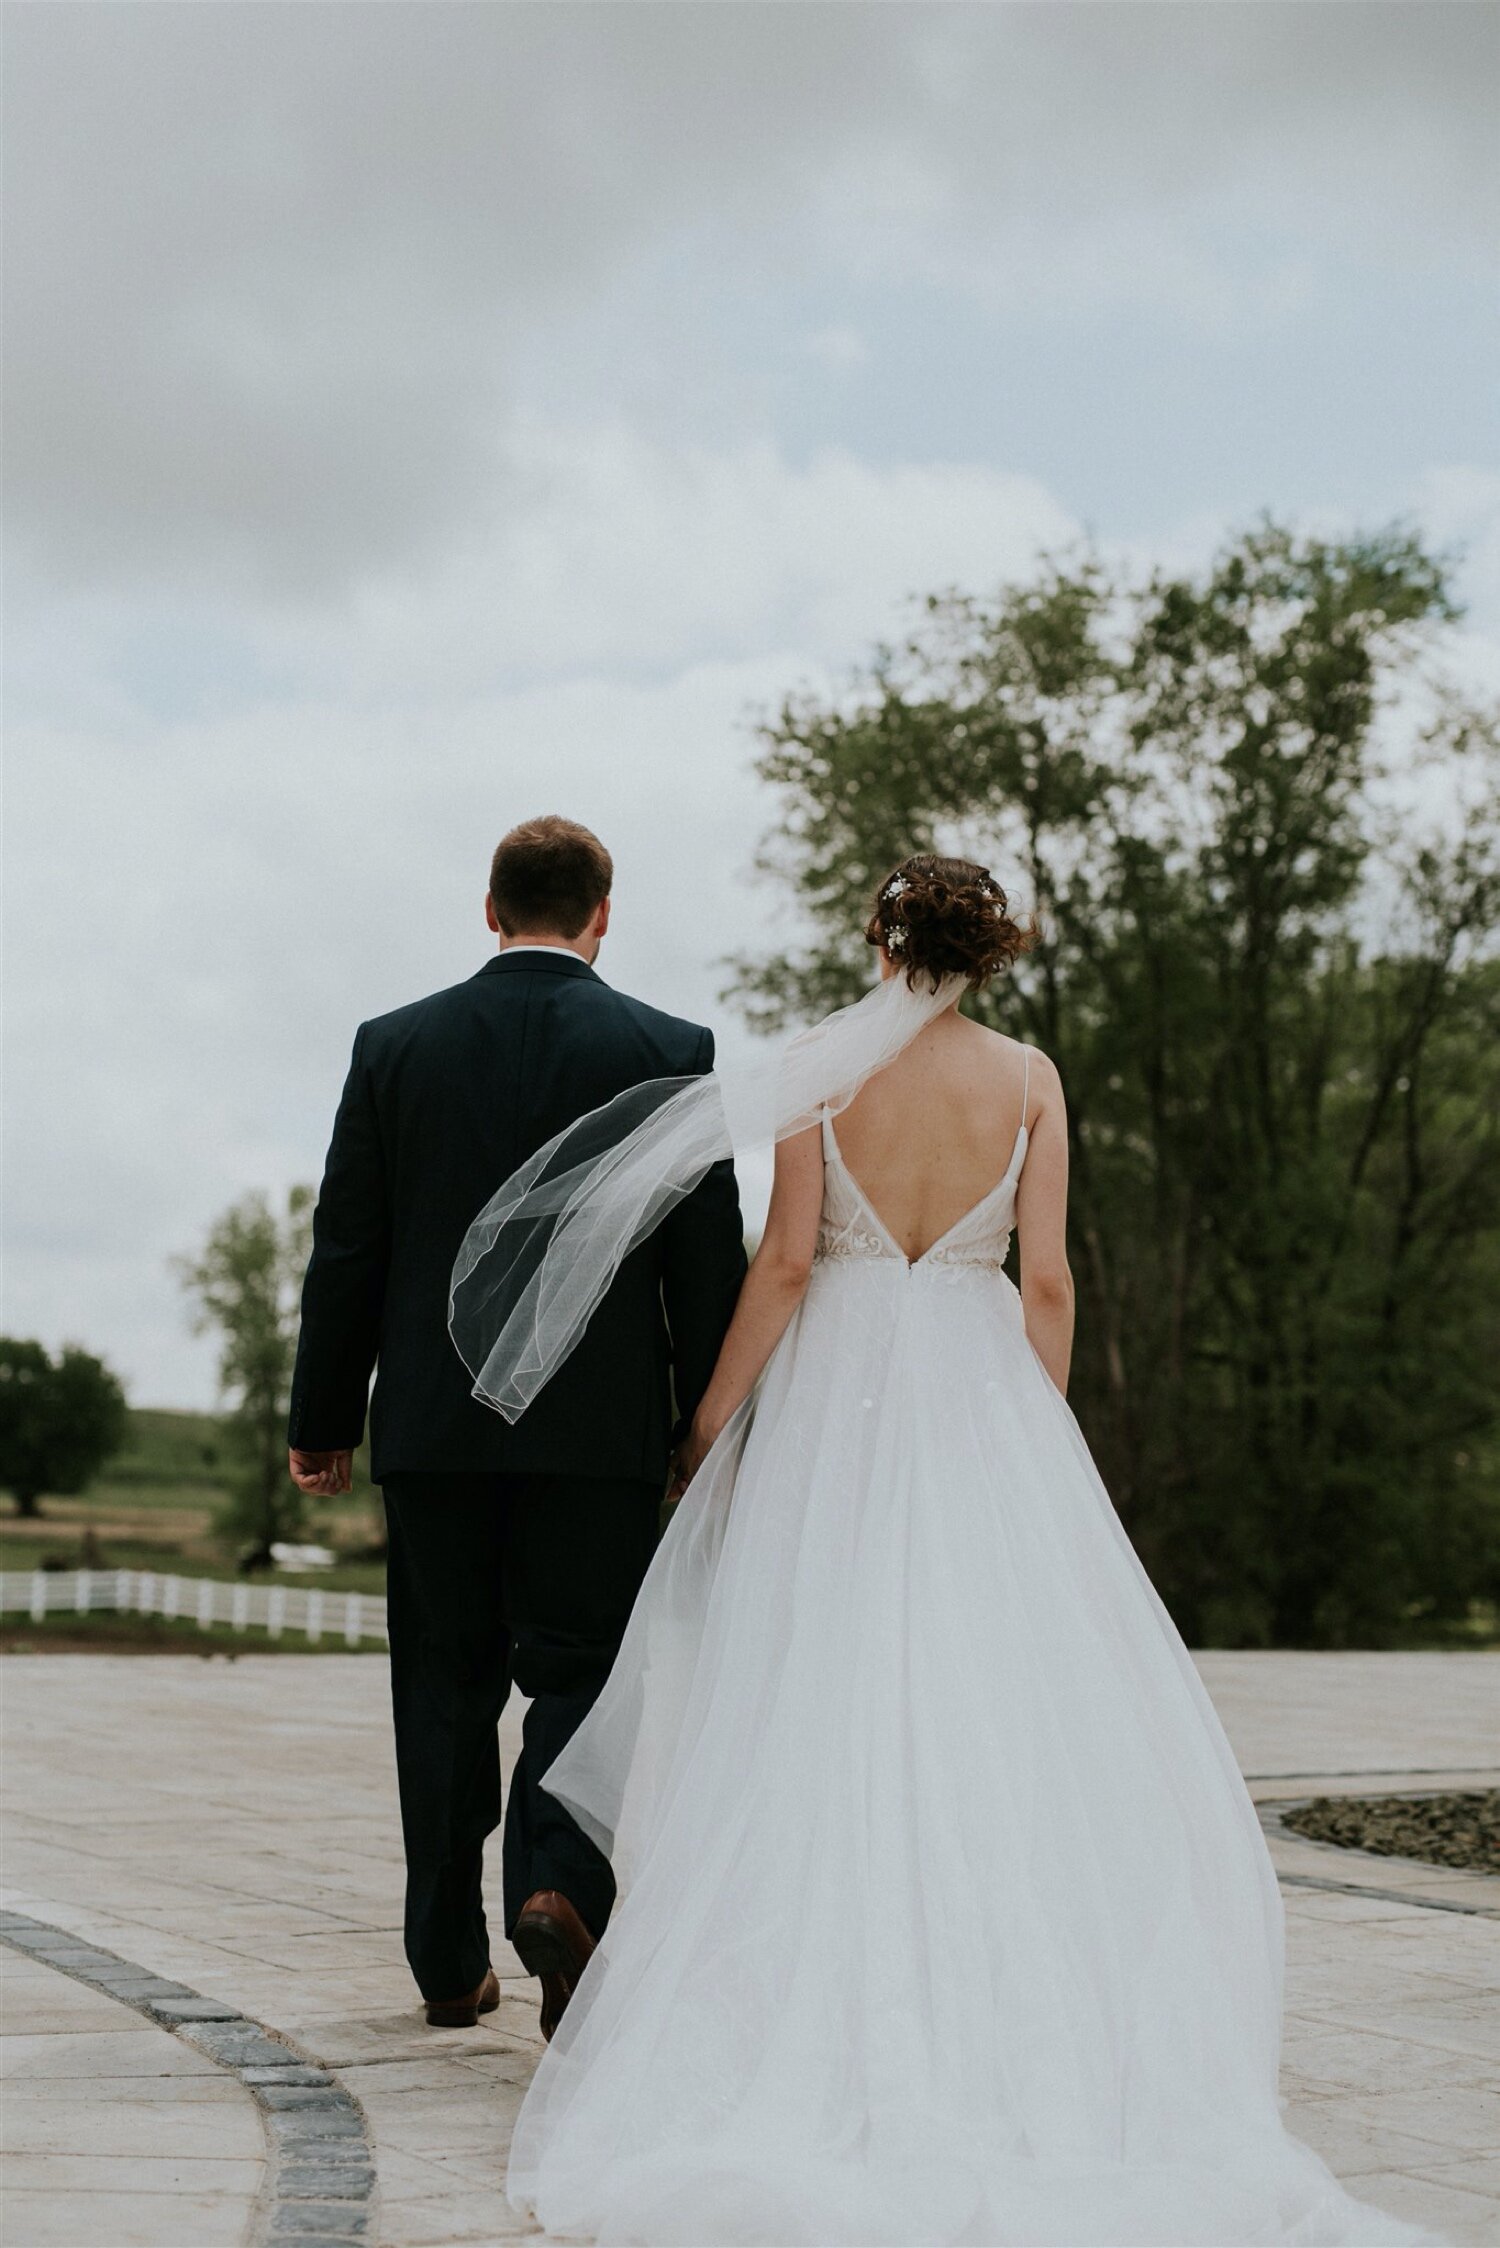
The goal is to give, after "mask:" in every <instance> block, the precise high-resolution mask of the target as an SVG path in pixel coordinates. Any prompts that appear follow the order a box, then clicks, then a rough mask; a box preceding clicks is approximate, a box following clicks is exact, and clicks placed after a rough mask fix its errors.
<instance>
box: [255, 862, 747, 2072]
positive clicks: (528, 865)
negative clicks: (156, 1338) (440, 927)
mask: <svg viewBox="0 0 1500 2248" xmlns="http://www.w3.org/2000/svg"><path fill="white" fill-rule="evenodd" d="M613 871H614V870H613V866H612V863H611V860H610V856H609V853H608V852H607V851H606V850H605V848H604V846H603V844H602V843H601V842H600V841H599V839H598V837H597V836H595V835H592V834H590V832H589V830H588V829H587V828H585V827H579V826H578V825H577V824H576V823H575V822H573V821H571V820H564V819H555V818H548V819H536V820H528V821H526V822H525V823H524V824H523V825H522V826H520V827H517V828H514V829H512V831H511V833H510V834H509V835H507V836H506V837H505V839H504V840H503V842H502V843H501V844H500V846H499V848H498V850H497V851H496V852H495V856H494V862H493V864H492V866H491V869H490V888H489V895H488V897H487V899H486V901H485V914H486V919H487V920H488V923H489V926H490V928H491V930H492V931H494V933H495V934H496V935H497V936H498V938H499V940H500V942H499V951H498V955H497V957H496V958H495V959H493V960H489V961H487V962H486V963H485V965H484V966H483V967H482V968H481V969H480V970H479V972H478V974H477V975H474V976H471V977H470V978H469V979H468V980H467V982H464V983H460V984H456V985H454V986H453V988H452V989H451V990H448V991H440V992H437V993H435V994H434V995H433V996H432V997H431V998H429V999H419V1000H417V1001H416V1002H415V1003H414V1004H413V1005H411V1006H408V1007H400V1008H397V1009H396V1011H395V1012H394V1013H393V1014H388V1015H381V1016H378V1017H377V1018H376V1019H375V1020H373V1021H371V1022H367V1023H364V1024H362V1025H361V1027H360V1029H359V1031H358V1033H357V1034H356V1037H355V1040H354V1055H353V1060H352V1062H351V1064H350V1069H349V1076H348V1080H347V1082H346V1083H345V1086H344V1092H343V1098H342V1100H341V1101H340V1104H339V1110H338V1116H337V1118H336V1120H335V1123H334V1127H333V1139H332V1143H331V1145H330V1147H329V1150H328V1162H327V1167H326V1169H325V1172H324V1177H323V1185H322V1188H321V1191H320V1193H319V1197H318V1206H317V1212H316V1215H315V1218H314V1221H313V1251H312V1260H311V1262H310V1264H309V1265H308V1269H307V1279H306V1282H305V1285H304V1288H303V1293H302V1331H301V1337H300V1340H299V1343H298V1348H297V1362H296V1369H295V1372H294V1374H293V1377H292V1401H291V1421H290V1429H289V1442H290V1445H291V1458H290V1466H291V1473H292V1477H293V1480H294V1481H295V1482H296V1483H297V1485H298V1487H299V1488H300V1489H302V1490H303V1491H306V1492H309V1493H312V1494H315V1495H323V1496H329V1495H332V1494H334V1493H336V1492H339V1491H347V1490H348V1489H349V1470H350V1456H351V1454H352V1452H353V1451H354V1448H355V1447H356V1446H357V1445H358V1443H359V1441H360V1439H361V1436H362V1435H363V1433H364V1420H365V1405H366V1400H367V1397H368V1393H369V1386H370V1376H371V1372H372V1370H376V1369H378V1370H377V1371H376V1380H375V1393H374V1398H373V1401H371V1404H370V1443H371V1473H372V1475H373V1477H374V1479H375V1481H376V1482H377V1483H379V1484H380V1485H381V1487H382V1491H383V1494H384V1499H385V1510H386V1521H387V1525H388V1529H389V1536H390V1561H389V1576H388V1609H389V1624H390V1641H391V1689H392V1698H393V1701H394V1706H395V1721H396V1770H397V1778H398V1782H399V1786H400V1794H401V1824H402V1832H403V1836H404V1840H405V1845H406V1868H407V1880H406V1955H407V1958H408V1959H409V1960H410V1962H411V1966H412V1971H413V1973H414V1974H415V1976H416V1979H417V1983H418V1986H419V1988H420V1990H421V1992H422V1996H423V1998H424V2000H425V2001H426V2008H427V2019H428V2021H429V2022H431V2023H433V2024H434V2025H435V2026H438V2027H465V2026H467V2025H469V2024H471V2023H472V2022H474V2021H475V2020H476V2018H477V2016H478V2015H479V2014H481V2013H487V2012H489V2011H490V2010H491V2009H492V2008H493V2007H494V2006H495V2005H496V2004H497V2003H498V2000H499V1991H498V1986H497V1983H496V1978H495V1976H494V1973H493V1972H492V1970H491V1966H490V1947H489V1938H488V1936H487V1934H486V1929H485V1915H484V1905H483V1901H482V1898H481V1893H480V1880H481V1871H482V1862H483V1852H484V1838H485V1836H486V1835H487V1834H489V1833H490V1832H491V1831H492V1830H493V1828H495V1827H496V1826H497V1825H498V1824H499V1821H500V1757H499V1744H498V1738H497V1731H496V1728H497V1724H498V1720H499V1716H500V1711H501V1707H502V1705H503V1703H504V1701H505V1697H506V1694H507V1692H508V1691H509V1688H510V1686H511V1684H512V1682H514V1684H515V1685H516V1686H517V1688H518V1689H519V1690H520V1692H521V1693H522V1694H524V1695H526V1696H527V1697H528V1699H529V1702H530V1707H529V1708H528V1710H527V1712H526V1716H525V1721H524V1726H523V1747H522V1752H521V1756H520V1760H519V1762H518V1763H517V1765H516V1768H515V1771H514V1773H513V1775H512V1778H511V1787H510V1801H509V1805H508V1807H507V1810H506V1817H505V1836H504V1845H503V1875H504V1896H505V1931H506V1934H507V1936H508V1937H509V1938H510V1940H511V1942H512V1944H513V1945H514V1947H515V1950H516V1952H517V1953H518V1955H519V1957H520V1959H521V1961H522V1963H523V1965H524V1966H525V1967H526V1970H527V1972H528V1973H530V1974H535V1975H539V1976H540V1978H541V1983H542V2029H543V2032H544V2034H545V2035H546V2036H548V2037H550V2036H551V2034H552V2032H553V2030H554V2029H555V2028H556V2026H557V2022H558V2019H559V2017H560V2015H561V2013H562V2009H563V2007H564V2006H565V2005H566V2004H567V2001H568V1998H569V1996H570V1995H571V1992H572V1989H573V1986H574V1984H575V1983H576V1981H577V1979H578V1976H579V1974H580V1973H581V1972H582V1969H583V1967H584V1965H585V1963H586V1961H587V1959H588V1956H589V1954H590V1952H591V1951H592V1950H593V1948H594V1945H595V1943H596V1942H597V1941H598V1938H599V1937H600V1935H601V1934H602V1933H603V1929H604V1924H605V1922H606V1920H607V1919H608V1917H609V1912H610V1907H611V1905H612V1903H613V1901H614V1879H613V1876H612V1874H611V1872H610V1868H609V1864H608V1861H607V1860H606V1859H605V1857H604V1856H603V1854H602V1853H601V1852H600V1851H599V1850H598V1849H597V1848H596V1847H595V1845H594V1844H593V1843H592V1842H591V1841H589V1839H588V1838H587V1837H586V1836H585V1835H584V1834H583V1832H582V1831H581V1829H580V1828H579V1827H578V1826H577V1825H576V1824H575V1823H574V1821H573V1819H572V1818H571V1817H570V1816H569V1815H568V1813H567V1812H566V1811H565V1810H564V1809H563V1808H562V1806H561V1804H559V1803H558V1802H556V1801H555V1800H554V1799H553V1798H552V1797H551V1796H549V1795H548V1794H547V1793H546V1792H545V1790H544V1789H543V1788H542V1787H541V1786H540V1784H539V1783H540V1781H541V1779H542V1776H543V1774H544V1773H545V1772H546V1770H547V1767H548V1766H549V1764H551V1762H552V1761H553V1759H554V1758H555V1757H556V1756H557V1755H558V1754H559V1753H560V1752H561V1750H562V1749H563V1747H564V1746H565V1745H566V1743H567V1742H568V1740H569V1739H570V1738H571V1737H572V1735H573V1733H574V1731H575V1730H576V1729H577V1727H578V1726H579V1724H580V1723H581V1722H582V1720H583V1718H584V1717H585V1716H586V1715H587V1713H588V1711H589V1709H590V1708H591V1707H592V1705H593V1703H594V1701H595V1699H596V1698H597V1696H598V1693H599V1690H600V1688H601V1686H602V1685H603V1683H604V1680H605V1678H606V1676H607V1675H608V1672H609V1668H610V1664H611V1662H612V1661H613V1659H614V1655H615V1650H616V1648H617V1647H618V1645H619V1642H620V1638H621V1635H622V1633H623V1631H624V1628H625V1623H626V1619H627V1618H628V1616H629V1614H630V1609H631V1605H632V1603H633V1601H634V1599H635V1595H636V1592H637V1590H638V1588H639V1586H640V1582H641V1578H642V1577H643V1576H644V1574H645V1571H646V1568H647V1565H648V1564H649V1562H650V1559H651V1555H652V1552H653V1550H654V1548H655V1544H656V1537H657V1526H658V1519H659V1511H660V1506H661V1500H662V1493H663V1488H664V1484H665V1478H666V1473H667V1465H668V1455H669V1449H670V1444H671V1439H672V1433H673V1409H674V1402H675V1411H676V1415H677V1419H678V1422H679V1424H680V1423H682V1422H685V1421H686V1420H688V1419H690V1418H691V1416H692V1413H693V1409H694V1407H695V1406H696V1404H697V1402H698V1398H699V1395H700V1394H701V1392H702V1390H703V1388H704V1386H705V1384H706V1383H707V1380H708V1377H709V1374H710V1372H711V1371H712V1368H713V1363H714V1359H715V1357H716V1356H717V1353H718V1348H719V1344H720V1342H721V1340H722V1339H723V1335H724V1330H725V1328H726V1327H727V1325H728V1323H729V1317H730V1313H731V1312H732V1310H733V1308H734V1301H735V1297H736V1295H737V1293H738V1291H739V1286H740V1282H741V1280H742V1278H743V1276H744V1270H745V1256H744V1248H743V1244H742V1236H741V1227H740V1213H739V1199H738V1195H737V1193H736V1189H735V1182H734V1173H733V1171H732V1169H731V1168H730V1166H729V1165H728V1164H727V1163H723V1164H720V1165H718V1166H716V1167H715V1169H714V1170H713V1171H711V1172H710V1174H709V1175H708V1177H707V1178H706V1179H705V1180H704V1181H703V1183H702V1185H701V1186H700V1187H699V1188H698V1189H697V1190H696V1191H695V1192H694V1193H693V1194H692V1195H690V1196H689V1197H688V1198H687V1200H686V1201H684V1202H682V1203H681V1204H679V1205H678V1207H677V1208H676V1209H675V1210H674V1211H673V1212H672V1213H671V1215H670V1216H669V1217H667V1218H666V1219H665V1220H664V1221H663V1223H662V1225H661V1226H660V1228H659V1229H658V1231H657V1232H656V1233H655V1234H654V1235H653V1236H652V1238H651V1239H650V1240H649V1241H647V1242H645V1243H644V1244H643V1245H642V1246H641V1247H640V1248H639V1249H637V1250H636V1251H635V1252H634V1253H633V1254H632V1255H631V1256H629V1257H627V1258H626V1260H625V1262H624V1264H623V1265H622V1266H621V1268H620V1270H619V1273H618V1274H617V1276H616V1278H615V1281H614V1283H613V1285H612V1287H611V1288H610V1290H609V1292H608V1294H607V1295H606V1296H605V1297H604V1299H603V1301H602V1302H601V1304H600V1305H599V1308H598V1310H597V1311H596V1312H595V1313H594V1316H593V1318H592V1319H591V1321H590V1322H589V1325H588V1327H587V1329H586V1331H585V1333H584V1335H583V1337H582V1339H581V1340H580V1342H579V1343H578V1345H577V1347H576V1349H575V1350H574V1351H573V1353H572V1355H571V1356H570V1357H569V1358H568V1359H567V1360H566V1361H565V1363H564V1364H563V1365H562V1366H561V1367H560V1368H559V1370H558V1372H557V1374H556V1375H555V1377H554V1378H553V1380H552V1381H551V1382H550V1383H549V1384H548V1385H547V1387H546V1388H545V1389H544V1390H543V1391H542V1392H541V1394H540V1395H539V1396H538V1397H537V1398H536V1400H535V1401H534V1403H533V1404H531V1405H530V1406H529V1407H528V1408H527V1410H526V1411H525V1412H524V1413H523V1414H522V1415H521V1417H520V1419H519V1420H518V1421H517V1422H516V1423H515V1424H514V1426H511V1425H510V1424H508V1423H507V1422H505V1421H504V1420H502V1419H501V1418H500V1416H499V1415H498V1414H497V1413H494V1412H492V1411H491V1410H490V1409H489V1408H488V1407H487V1406H484V1405H481V1404H479V1403H477V1402H476V1401H475V1399H474V1398H473V1396H472V1395H471V1394H470V1379H469V1375H468V1373H467V1372H466V1370H465V1368H464V1366H463V1364H462V1362H461V1360H460V1359H459V1356H458V1353H457V1351H456V1350H455V1349H454V1347H453V1344H452V1342H451V1341H450V1339H449V1336H448V1331H447V1316H448V1289H449V1276H450V1273H451V1271H452V1267H453V1260H454V1258H455V1256H456V1254H457V1252H458V1247H459V1244H460V1242H461V1241H462V1239H463V1236H464V1233H465V1231H466V1229H467V1227H468V1225H469V1223H470V1220H471V1219H472V1218H474V1217H475V1216H476V1214H477V1213H478V1211H479V1210H480V1209H481V1208H482V1206H483V1205H484V1203H485V1202H487V1201H488V1199H489V1197H490V1196H491V1195H492V1194H493V1193H494V1191H495V1189H496V1188H497V1187H498V1186H499V1185H500V1184H501V1182H502V1181H503V1180H504V1179H506V1178H507V1177H508V1176H509V1175H510V1173H511V1172H512V1171H514V1170H515V1169H516V1168H517V1167H518V1165H520V1164H521V1163H523V1162H524V1161H525V1160H526V1158H527V1157H528V1156H530V1155H531V1154H533V1153H534V1152H535V1150H536V1149H537V1148H539V1147H541V1146H542V1145H543V1144H544V1143H545V1142H546V1141H547V1140H549V1139H551V1138H552V1136H553V1135H554V1133H556V1132H559V1131H561V1130H562V1129H563V1127H564V1126H565V1125H568V1124H570V1123H572V1122H573V1120H574V1119H575V1118H576V1117H579V1116H581V1115H583V1114H584V1113H585V1112H586V1111H587V1110H589V1109H592V1108H596V1107H598V1106H599V1104H600V1103H601V1102H603V1101H607V1100H609V1099H611V1098H612V1097H613V1096H614V1095H615V1094H616V1093H618V1092H621V1091H623V1090H624V1089H625V1087H627V1086H629V1085H634V1084H638V1083H640V1082H642V1081H643V1080H645V1079H648V1078H654V1077H683V1076H688V1075H693V1074H696V1073H698V1072H701V1071H704V1070H707V1069H709V1068H711V1066H712V1063H713V1038H712V1035H711V1033H710V1032H708V1031H707V1030H701V1029H699V1028H698V1027H697V1025H696V1024H693V1023H687V1022H680V1021H678V1020H677V1019H676V1018H675V1017H673V1016H671V1015H663V1014H659V1013H658V1012H657V1011H656V1009H655V1008H654V1007H647V1006H643V1005H642V1004H641V1002H640V1001H639V1000H636V999H627V998H626V997H625V996H624V994H623V993H621V992H616V991H612V990H611V989H610V987H609V985H608V984H606V983H604V982H603V981H602V980H601V978H600V977H599V976H598V975H596V974H595V972H594V965H593V963H594V961H595V960H596V958H597V957H598V953H599V947H600V944H601V943H602V941H603V938H604V934H605V931H606V930H607V929H608V927H609V911H610V885H611V881H612V878H613Z"/></svg>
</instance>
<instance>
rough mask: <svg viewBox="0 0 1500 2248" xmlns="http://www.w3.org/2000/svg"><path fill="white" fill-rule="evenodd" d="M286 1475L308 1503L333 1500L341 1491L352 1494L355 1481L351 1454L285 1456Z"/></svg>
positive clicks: (298, 1454)
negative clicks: (305, 1497) (287, 1474)
mask: <svg viewBox="0 0 1500 2248" xmlns="http://www.w3.org/2000/svg"><path fill="white" fill-rule="evenodd" d="M286 1464H287V1471H288V1473H289V1474H290V1476H291V1478H292V1481H293V1482H294V1483H295V1484H296V1486H297V1488H298V1490H299V1491H305V1492H306V1494H307V1496H308V1497H309V1498H310V1499H336V1498H337V1497H338V1496H339V1494H340V1492H341V1491H352V1490H353V1488H354V1477H353V1474H352V1472H351V1471H352V1469H353V1465H354V1454H353V1453H352V1452H298V1451H295V1450H293V1451H290V1452H288V1454H287V1456H286Z"/></svg>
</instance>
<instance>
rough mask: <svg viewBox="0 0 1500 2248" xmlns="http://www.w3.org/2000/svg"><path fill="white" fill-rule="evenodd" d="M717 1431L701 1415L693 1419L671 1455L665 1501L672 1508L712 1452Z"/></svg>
mask: <svg viewBox="0 0 1500 2248" xmlns="http://www.w3.org/2000/svg"><path fill="white" fill-rule="evenodd" d="M718 1434H719V1431H718V1430H717V1429H716V1428H715V1427H713V1426H712V1425H711V1424H710V1423H709V1422H707V1421H705V1420H704V1419H703V1417H702V1416H701V1414H700V1415H699V1416H698V1417H697V1418H695V1420H694V1421H693V1425H692V1427H691V1428H690V1429H689V1430H688V1432H687V1434H686V1436H685V1437H684V1438H683V1439H682V1442H681V1443H680V1444H679V1445H678V1447H677V1449H676V1451H675V1452H674V1453H673V1455H672V1479H671V1481H670V1483H669V1484H668V1485H667V1499H668V1501H669V1503H670V1504H671V1505H673V1506H675V1505H676V1503H677V1501H678V1500H679V1499H680V1498H681V1497H682V1494H683V1492H684V1491H685V1490H686V1489H687V1487H688V1485H689V1484H690V1483H691V1482H692V1480H693V1477H694V1476H695V1475H696V1474H697V1472H698V1470H699V1468H700V1467H702V1465H703V1462H704V1461H705V1459H706V1458H707V1457H708V1455H709V1453H710V1452H711V1451H712V1449H713V1446H714V1443H715V1441H716V1439H717V1437H718Z"/></svg>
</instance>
